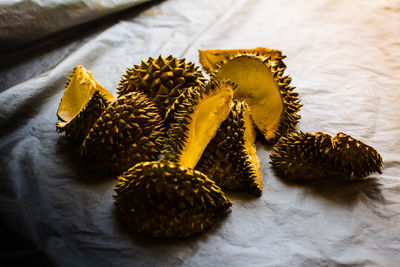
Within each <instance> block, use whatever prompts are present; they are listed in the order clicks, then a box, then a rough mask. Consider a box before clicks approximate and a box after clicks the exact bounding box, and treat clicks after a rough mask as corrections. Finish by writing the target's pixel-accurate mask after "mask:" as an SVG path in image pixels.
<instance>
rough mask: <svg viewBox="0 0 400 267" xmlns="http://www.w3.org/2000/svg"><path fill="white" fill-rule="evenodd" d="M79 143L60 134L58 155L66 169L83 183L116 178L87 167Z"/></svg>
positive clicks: (57, 145) (57, 146) (57, 144)
mask: <svg viewBox="0 0 400 267" xmlns="http://www.w3.org/2000/svg"><path fill="white" fill-rule="evenodd" d="M79 145H80V144H79V143H77V142H74V141H73V140H71V139H70V138H69V137H67V136H65V135H60V136H59V138H58V140H57V143H56V152H57V155H60V158H61V159H62V161H63V166H64V167H65V169H69V170H71V171H72V172H73V173H74V176H75V177H76V178H78V180H79V181H81V182H83V183H99V182H102V181H108V180H110V179H115V177H116V176H115V177H114V176H111V175H105V174H102V173H96V172H93V171H90V170H89V169H87V168H86V166H85V164H84V161H83V160H82V158H81V156H80V154H79V151H78V149H79Z"/></svg>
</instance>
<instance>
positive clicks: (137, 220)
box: [114, 161, 232, 238]
mask: <svg viewBox="0 0 400 267" xmlns="http://www.w3.org/2000/svg"><path fill="white" fill-rule="evenodd" d="M118 180H119V182H118V183H117V185H116V187H115V191H116V195H115V196H114V199H115V205H116V208H117V211H118V213H119V215H120V216H121V218H122V220H123V221H124V222H125V223H126V224H127V225H128V226H129V227H130V228H131V229H132V230H133V231H135V232H139V233H141V234H144V235H148V236H155V237H174V238H182V237H188V236H191V235H193V234H196V233H199V232H202V231H204V230H206V229H207V228H209V227H211V226H212V225H213V224H214V223H215V222H216V221H217V220H218V219H219V218H220V217H222V216H223V215H225V214H226V212H227V210H228V209H229V207H230V206H231V205H232V203H231V201H229V200H228V199H227V198H226V196H225V195H224V193H223V192H222V191H221V189H220V188H219V187H218V186H217V185H216V184H215V183H214V182H213V181H212V180H210V179H208V178H207V177H206V176H205V175H204V174H202V173H201V172H199V171H196V170H193V169H189V168H185V167H183V166H179V165H176V164H175V163H172V162H164V161H161V162H160V161H159V162H142V163H138V164H137V165H135V166H134V167H132V168H130V169H129V170H128V171H126V172H124V173H123V174H122V175H121V176H119V177H118Z"/></svg>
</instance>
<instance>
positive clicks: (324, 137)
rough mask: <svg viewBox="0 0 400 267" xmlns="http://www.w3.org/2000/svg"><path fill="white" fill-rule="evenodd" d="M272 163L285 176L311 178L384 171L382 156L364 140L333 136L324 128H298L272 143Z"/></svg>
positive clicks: (346, 136)
mask: <svg viewBox="0 0 400 267" xmlns="http://www.w3.org/2000/svg"><path fill="white" fill-rule="evenodd" d="M270 158H271V164H272V165H273V166H274V168H275V169H276V170H277V171H278V173H279V174H281V175H282V176H283V177H284V178H286V179H288V180H292V181H310V180H318V179H325V178H328V177H330V176H336V175H339V176H343V177H345V178H347V179H349V180H353V179H360V178H363V177H366V176H368V175H369V174H371V173H373V172H378V173H381V166H382V158H381V156H380V155H379V153H378V152H377V151H376V150H375V149H374V148H372V147H370V146H368V145H366V144H365V143H363V142H361V141H358V140H356V139H354V138H352V137H351V136H349V135H346V134H344V133H338V134H337V135H336V136H335V137H334V138H332V137H331V136H330V135H329V134H324V133H322V132H316V133H303V132H295V133H292V134H289V135H288V136H287V137H282V138H281V139H280V140H279V141H278V142H277V143H276V144H275V146H274V147H273V151H272V153H271V155H270Z"/></svg>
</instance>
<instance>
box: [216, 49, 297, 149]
mask: <svg viewBox="0 0 400 267" xmlns="http://www.w3.org/2000/svg"><path fill="white" fill-rule="evenodd" d="M284 70H285V68H284V65H283V63H282V62H281V60H272V59H271V57H267V56H264V55H262V54H260V53H243V54H236V55H233V56H230V57H228V58H226V59H225V60H223V61H221V62H220V63H218V64H217V68H216V70H215V72H214V73H213V76H215V78H216V79H220V80H223V79H229V80H231V81H232V82H234V83H235V84H237V90H236V91H235V94H234V98H235V99H239V100H242V101H245V102H246V103H247V105H248V106H249V107H250V110H251V115H252V118H253V120H254V123H255V125H256V127H257V128H258V130H259V131H260V132H261V134H262V135H263V136H264V137H265V139H266V141H267V142H270V143H273V142H275V141H277V140H278V139H279V137H280V136H285V135H287V134H288V133H290V132H292V131H294V130H295V127H296V124H297V123H298V121H299V119H300V115H299V114H298V112H299V110H300V107H301V105H300V104H299V99H298V94H297V93H295V92H293V89H294V87H293V86H290V85H289V84H290V82H291V79H290V77H289V76H283V72H284Z"/></svg>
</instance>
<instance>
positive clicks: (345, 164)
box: [332, 132, 382, 179]
mask: <svg viewBox="0 0 400 267" xmlns="http://www.w3.org/2000/svg"><path fill="white" fill-rule="evenodd" d="M332 146H333V150H334V151H335V153H336V154H337V155H338V157H337V161H336V162H335V168H336V169H338V170H339V171H340V172H341V173H343V174H345V175H346V176H349V177H352V178H354V179H357V178H362V177H365V176H367V175H369V174H370V173H372V172H378V173H381V166H382V157H381V156H380V155H379V153H378V151H376V150H375V149H374V148H373V147H371V146H368V145H367V144H365V143H363V142H361V141H359V140H356V139H354V138H352V137H351V136H350V135H348V134H345V133H342V132H339V133H337V134H336V136H335V137H333V139H332Z"/></svg>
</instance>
